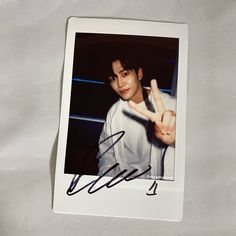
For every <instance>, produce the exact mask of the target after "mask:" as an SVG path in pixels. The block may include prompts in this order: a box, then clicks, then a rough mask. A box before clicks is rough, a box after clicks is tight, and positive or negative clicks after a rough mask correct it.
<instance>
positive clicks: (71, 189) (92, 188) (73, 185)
mask: <svg viewBox="0 0 236 236" xmlns="http://www.w3.org/2000/svg"><path fill="white" fill-rule="evenodd" d="M124 134H125V132H124V131H120V132H117V133H115V134H113V135H111V136H109V137H107V138H106V139H104V140H102V141H101V142H100V143H99V145H100V144H102V143H103V142H105V141H106V140H108V139H109V138H112V137H114V136H117V135H120V136H119V137H118V138H117V140H116V141H115V142H114V143H113V144H112V145H111V146H110V147H108V148H107V149H106V150H105V151H104V152H103V153H102V154H100V156H99V158H101V157H102V156H104V155H105V154H106V153H107V152H108V151H109V150H110V149H111V148H112V147H113V146H114V145H115V144H116V143H117V142H119V140H120V139H121V138H122V137H123V135H124ZM118 166H119V163H115V164H114V165H113V166H112V167H110V168H109V169H108V170H107V171H105V172H104V173H103V174H102V175H101V176H99V177H98V178H96V179H95V180H92V181H91V182H89V183H88V184H85V185H84V186H82V187H80V188H79V189H75V188H76V186H77V185H78V183H79V181H80V179H81V178H82V176H83V175H77V174H75V175H74V177H73V179H72V181H71V183H70V186H69V188H68V189H67V191H66V193H67V195H69V196H71V195H74V194H76V193H78V192H80V191H82V190H83V189H85V188H87V187H88V193H89V194H93V193H95V192H97V191H99V190H101V189H102V188H104V187H107V188H111V187H114V186H115V185H117V184H119V183H121V182H122V181H126V182H128V181H131V180H134V179H136V178H138V177H140V176H142V175H143V174H145V173H147V172H148V171H150V170H151V166H150V165H149V166H148V167H147V169H146V170H144V171H143V172H142V173H139V174H137V175H134V174H135V173H136V172H137V171H138V169H134V170H132V171H130V172H128V173H127V174H126V175H125V176H124V177H123V178H120V179H118V178H119V177H121V176H123V174H125V173H126V172H127V171H128V170H127V169H124V170H122V171H121V172H120V173H118V174H117V175H115V176H114V177H112V178H111V179H110V180H109V181H107V182H106V183H105V184H102V185H101V186H99V187H97V186H96V185H98V183H99V181H100V180H101V179H102V178H103V177H104V176H106V175H107V174H108V173H109V172H110V171H112V170H113V169H114V168H116V167H118ZM116 180H117V181H116ZM100 182H101V181H100ZM156 187H157V186H155V188H154V192H155V191H156ZM151 188H152V186H151ZM151 188H150V189H149V190H151ZM147 195H151V194H147ZM152 195H153V194H152Z"/></svg>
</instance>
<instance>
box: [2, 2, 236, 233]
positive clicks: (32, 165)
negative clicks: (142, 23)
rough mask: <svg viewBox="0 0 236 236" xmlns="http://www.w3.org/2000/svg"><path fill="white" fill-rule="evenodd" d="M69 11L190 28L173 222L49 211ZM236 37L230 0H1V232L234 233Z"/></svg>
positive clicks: (234, 5)
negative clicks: (181, 197)
mask: <svg viewBox="0 0 236 236" xmlns="http://www.w3.org/2000/svg"><path fill="white" fill-rule="evenodd" d="M70 16H80V17H82V16H85V17H112V18H128V19H142V20H155V21H169V22H184V23H187V24H188V25H189V70H188V98H187V100H188V102H187V130H186V133H187V150H186V181H185V202H184V219H183V221H182V222H181V223H172V222H162V221H148V220H146V221H145V220H130V219H118V218H105V217H92V216H78V215H60V214H54V213H53V212H52V210H51V197H52V194H51V180H50V171H49V169H50V168H49V163H50V156H51V153H52V150H53V146H54V141H55V138H56V134H57V129H58V122H59V106H60V86H61V73H62V67H63V56H64V46H65V28H66V20H67V18H68V17H70ZM235 42H236V1H235V0H205V1H203V0H202V1H200V0H199V1H197V0H182V1H181V0H166V1H164V0H162V1H158V0H143V1H141V0H129V1H125V0H116V1H111V0H110V1H108V0H107V1H105V0H93V1H92V0H87V1H82V0H77V1H75V0H68V1H65V0H58V1H56V0H47V1H46V0H41V1H29V0H24V1H18V0H2V1H0V71H1V73H0V85H1V86H0V235H103V236H105V235H129V236H130V235H217V233H218V234H219V235H234V234H235V233H236V226H235V222H236V155H235V154H236V142H235V140H236V139H235V131H236V125H235V116H236V109H235V108H236V92H235V91H236V79H235V74H236V66H235V61H236V43H235ZM51 162H52V161H51ZM52 167H53V166H52Z"/></svg>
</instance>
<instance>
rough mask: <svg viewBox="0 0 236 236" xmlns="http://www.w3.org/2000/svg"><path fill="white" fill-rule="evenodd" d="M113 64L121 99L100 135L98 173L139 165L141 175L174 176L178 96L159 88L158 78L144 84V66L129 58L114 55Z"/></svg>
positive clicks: (111, 173)
mask: <svg viewBox="0 0 236 236" xmlns="http://www.w3.org/2000/svg"><path fill="white" fill-rule="evenodd" d="M111 67H112V75H111V76H110V77H109V78H108V80H109V83H110V86H111V88H112V89H113V90H114V91H115V92H116V93H117V94H118V95H119V97H120V99H119V101H117V102H116V103H115V104H113V106H112V107H111V108H110V110H109V112H108V114H107V118H106V122H105V124H104V127H103V130H102V133H101V136H100V145H99V153H98V156H97V158H98V159H99V175H102V174H104V173H105V175H107V176H116V175H117V174H119V173H120V172H122V171H124V170H127V172H125V173H124V175H125V174H127V173H128V172H129V171H132V170H135V169H137V172H136V173H135V175H137V174H141V173H144V172H145V174H143V175H141V176H140V178H152V179H154V178H155V179H169V180H172V179H174V146H175V121H176V116H175V107H176V100H175V99H174V98H172V97H170V96H169V95H168V94H165V93H162V92H160V90H159V89H158V87H157V82H156V80H151V88H143V87H142V85H141V80H142V78H143V69H142V67H140V66H137V64H135V63H132V62H131V61H128V60H127V59H126V58H122V57H117V58H115V59H113V60H112V63H111ZM120 131H124V135H123V136H122V138H121V139H120V140H119V141H118V142H117V139H118V136H117V135H114V134H116V133H118V132H120ZM112 135H114V136H112ZM111 136H112V137H111ZM104 140H105V141H104ZM116 163H118V164H119V165H117V166H115V168H113V167H112V166H114V165H115V164H116ZM149 166H151V169H150V170H149V171H147V172H146V170H148V168H149ZM111 167H112V168H111ZM109 168H110V170H109ZM108 170H109V171H108Z"/></svg>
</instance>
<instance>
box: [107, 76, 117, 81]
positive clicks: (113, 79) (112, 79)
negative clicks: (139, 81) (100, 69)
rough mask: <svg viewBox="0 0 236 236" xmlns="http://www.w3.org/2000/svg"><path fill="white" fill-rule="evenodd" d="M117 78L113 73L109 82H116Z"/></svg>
mask: <svg viewBox="0 0 236 236" xmlns="http://www.w3.org/2000/svg"><path fill="white" fill-rule="evenodd" d="M116 78H117V77H116V76H114V75H111V76H109V77H108V82H109V83H112V82H114V81H115V80H116Z"/></svg>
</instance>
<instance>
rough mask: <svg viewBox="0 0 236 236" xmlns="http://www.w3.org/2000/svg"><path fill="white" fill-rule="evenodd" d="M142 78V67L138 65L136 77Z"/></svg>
mask: <svg viewBox="0 0 236 236" xmlns="http://www.w3.org/2000/svg"><path fill="white" fill-rule="evenodd" d="M142 78H143V68H142V67H139V68H138V79H139V80H141V79H142Z"/></svg>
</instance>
